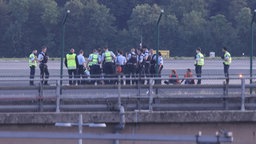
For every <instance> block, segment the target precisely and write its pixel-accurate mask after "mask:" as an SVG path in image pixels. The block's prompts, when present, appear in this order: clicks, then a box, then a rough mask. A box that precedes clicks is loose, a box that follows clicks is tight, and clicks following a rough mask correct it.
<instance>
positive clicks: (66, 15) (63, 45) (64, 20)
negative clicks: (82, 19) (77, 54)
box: [60, 10, 70, 85]
mask: <svg viewBox="0 0 256 144" xmlns="http://www.w3.org/2000/svg"><path fill="white" fill-rule="evenodd" d="M69 13H70V10H67V11H66V14H65V16H64V18H63V21H62V39H61V42H62V46H61V58H60V79H61V81H60V85H62V77H63V57H64V47H65V24H66V21H67V17H68V15H69Z"/></svg>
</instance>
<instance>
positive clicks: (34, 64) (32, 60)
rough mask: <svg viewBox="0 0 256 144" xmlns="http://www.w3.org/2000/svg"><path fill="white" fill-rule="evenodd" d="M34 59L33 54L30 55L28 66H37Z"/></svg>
mask: <svg viewBox="0 0 256 144" xmlns="http://www.w3.org/2000/svg"><path fill="white" fill-rule="evenodd" d="M36 59H37V57H36V56H35V54H34V53H32V54H30V55H29V60H28V63H29V66H37V62H36Z"/></svg>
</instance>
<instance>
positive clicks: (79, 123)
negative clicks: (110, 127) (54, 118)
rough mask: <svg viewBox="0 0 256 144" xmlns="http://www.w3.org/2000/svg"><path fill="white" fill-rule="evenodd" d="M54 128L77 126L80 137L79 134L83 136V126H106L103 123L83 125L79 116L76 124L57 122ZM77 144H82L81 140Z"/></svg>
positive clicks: (81, 117)
mask: <svg viewBox="0 0 256 144" xmlns="http://www.w3.org/2000/svg"><path fill="white" fill-rule="evenodd" d="M55 126H59V127H72V126H78V133H79V134H80V135H81V134H83V126H88V127H106V124H105V123H83V115H82V114H79V120H78V123H63V122H57V123H55ZM78 144H83V139H79V140H78Z"/></svg>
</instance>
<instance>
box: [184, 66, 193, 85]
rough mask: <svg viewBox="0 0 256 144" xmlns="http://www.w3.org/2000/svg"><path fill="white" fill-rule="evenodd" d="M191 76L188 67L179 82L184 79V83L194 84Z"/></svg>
mask: <svg viewBox="0 0 256 144" xmlns="http://www.w3.org/2000/svg"><path fill="white" fill-rule="evenodd" d="M192 78H193V73H192V71H191V69H189V68H188V69H187V71H186V73H185V75H184V79H183V80H182V81H181V83H182V82H183V81H185V82H184V84H195V80H194V79H192Z"/></svg>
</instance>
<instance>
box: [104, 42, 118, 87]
mask: <svg viewBox="0 0 256 144" xmlns="http://www.w3.org/2000/svg"><path fill="white" fill-rule="evenodd" d="M115 59H116V56H115V54H114V53H113V52H112V51H109V50H108V48H107V47H105V48H104V53H103V54H102V61H103V73H105V74H106V78H111V77H114V74H115V70H114V68H115V66H114V60H115ZM113 83H114V81H109V80H106V81H105V84H113Z"/></svg>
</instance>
